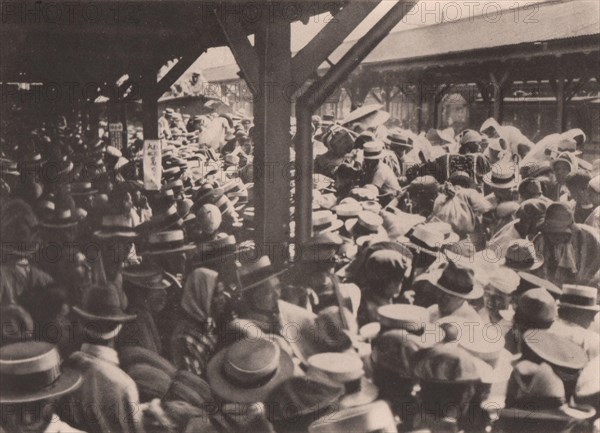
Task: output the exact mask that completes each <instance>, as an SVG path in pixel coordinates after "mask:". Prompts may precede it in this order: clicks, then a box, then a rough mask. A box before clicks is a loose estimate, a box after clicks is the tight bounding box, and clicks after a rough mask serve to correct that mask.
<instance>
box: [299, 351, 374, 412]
mask: <svg viewBox="0 0 600 433" xmlns="http://www.w3.org/2000/svg"><path fill="white" fill-rule="evenodd" d="M306 374H307V376H308V377H309V378H314V379H316V380H324V381H326V382H333V383H335V384H340V385H343V386H344V387H345V389H346V392H345V395H344V396H343V397H342V398H341V399H340V407H341V408H347V407H354V406H362V405H365V404H368V403H371V402H373V401H375V400H376V399H377V395H378V394H379V390H378V389H377V387H376V386H375V385H374V384H373V383H371V382H370V381H369V380H368V379H367V378H366V377H365V376H364V370H363V362H362V361H361V359H360V358H359V357H358V355H356V354H351V353H336V352H326V353H319V354H316V355H313V356H311V357H310V358H309V359H308V371H307V373H306Z"/></svg>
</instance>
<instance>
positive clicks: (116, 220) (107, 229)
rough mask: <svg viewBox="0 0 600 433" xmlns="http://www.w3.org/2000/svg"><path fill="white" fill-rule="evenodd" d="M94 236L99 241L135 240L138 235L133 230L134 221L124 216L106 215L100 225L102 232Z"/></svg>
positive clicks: (97, 232) (98, 231)
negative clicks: (114, 239)
mask: <svg viewBox="0 0 600 433" xmlns="http://www.w3.org/2000/svg"><path fill="white" fill-rule="evenodd" d="M94 236H96V237H97V238H99V239H113V238H120V239H135V238H136V237H137V236H138V233H137V232H136V230H135V229H134V228H133V220H132V219H131V217H129V216H124V215H116V214H115V215H113V214H109V215H104V216H103V217H102V222H101V225H100V230H97V231H95V232H94Z"/></svg>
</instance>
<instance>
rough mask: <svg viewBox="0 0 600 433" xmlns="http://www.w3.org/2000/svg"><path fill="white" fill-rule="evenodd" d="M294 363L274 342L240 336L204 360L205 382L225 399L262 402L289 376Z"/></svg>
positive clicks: (240, 401)
mask: <svg viewBox="0 0 600 433" xmlns="http://www.w3.org/2000/svg"><path fill="white" fill-rule="evenodd" d="M293 371H294V363H293V362H292V359H291V358H290V356H289V355H288V354H287V353H286V352H285V351H282V350H281V349H280V348H279V345H277V344H276V343H274V342H272V341H269V340H265V339H263V338H258V339H244V340H240V341H238V342H236V343H233V344H232V345H231V346H229V347H227V348H225V349H222V350H221V351H219V352H217V354H216V355H214V356H213V357H212V358H211V360H210V361H209V363H208V368H207V374H206V375H207V378H208V383H209V385H210V387H211V389H212V390H213V392H214V393H215V395H217V396H218V397H219V398H220V399H222V400H224V401H228V402H239V403H252V402H257V401H264V400H265V398H266V397H267V396H268V395H269V393H270V392H271V391H272V390H273V389H275V388H276V387H277V386H278V385H279V384H281V383H282V382H284V381H285V380H286V379H288V378H290V377H291V376H292V373H293Z"/></svg>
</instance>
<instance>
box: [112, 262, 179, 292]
mask: <svg viewBox="0 0 600 433" xmlns="http://www.w3.org/2000/svg"><path fill="white" fill-rule="evenodd" d="M123 280H124V281H127V282H128V283H131V284H133V285H135V286H137V287H141V288H143V289H148V290H161V289H163V290H164V289H167V288H169V287H171V285H172V284H173V283H172V282H171V281H169V280H168V279H167V278H165V274H164V272H163V271H162V270H161V269H157V268H156V267H155V266H149V265H144V264H141V265H134V266H128V267H126V268H125V269H123Z"/></svg>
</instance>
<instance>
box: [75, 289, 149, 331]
mask: <svg viewBox="0 0 600 433" xmlns="http://www.w3.org/2000/svg"><path fill="white" fill-rule="evenodd" d="M122 304H123V300H122V298H121V295H120V294H119V291H118V289H117V288H116V287H115V286H114V285H113V284H103V285H90V286H88V287H86V288H85V290H84V292H83V297H82V301H81V306H73V312H74V313H75V314H77V316H79V317H81V318H82V319H83V320H85V321H86V322H105V323H115V324H118V323H124V322H129V321H132V320H134V319H135V318H136V317H137V316H136V315H135V314H128V313H126V312H125V311H124V310H123V305H122Z"/></svg>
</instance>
